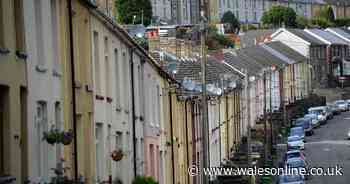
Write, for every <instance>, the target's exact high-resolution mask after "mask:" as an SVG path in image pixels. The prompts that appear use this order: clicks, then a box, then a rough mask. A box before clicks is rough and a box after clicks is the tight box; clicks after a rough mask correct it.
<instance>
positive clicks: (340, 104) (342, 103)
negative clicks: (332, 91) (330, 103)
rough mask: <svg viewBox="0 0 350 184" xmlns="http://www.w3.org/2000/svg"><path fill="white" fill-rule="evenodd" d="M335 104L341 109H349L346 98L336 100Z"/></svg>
mask: <svg viewBox="0 0 350 184" xmlns="http://www.w3.org/2000/svg"><path fill="white" fill-rule="evenodd" d="M334 104H335V105H337V106H338V108H339V109H341V111H343V112H344V111H348V110H349V108H348V103H347V102H346V101H345V100H337V101H335V102H334Z"/></svg>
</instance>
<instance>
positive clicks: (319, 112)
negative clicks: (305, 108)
mask: <svg viewBox="0 0 350 184" xmlns="http://www.w3.org/2000/svg"><path fill="white" fill-rule="evenodd" d="M322 112H323V110H322V109H318V110H310V111H309V113H310V114H317V115H318V114H321V113H322Z"/></svg>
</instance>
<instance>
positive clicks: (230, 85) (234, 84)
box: [229, 81, 237, 88]
mask: <svg viewBox="0 0 350 184" xmlns="http://www.w3.org/2000/svg"><path fill="white" fill-rule="evenodd" d="M229 87H230V88H236V87H237V83H236V81H233V82H230V84H229Z"/></svg>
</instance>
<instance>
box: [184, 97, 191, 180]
mask: <svg viewBox="0 0 350 184" xmlns="http://www.w3.org/2000/svg"><path fill="white" fill-rule="evenodd" d="M185 116H186V121H185V122H186V159H187V166H188V167H189V166H190V159H189V155H188V154H189V153H188V120H187V100H186V101H185ZM187 181H188V183H190V177H189V175H187Z"/></svg>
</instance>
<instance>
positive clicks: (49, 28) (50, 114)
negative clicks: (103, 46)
mask: <svg viewBox="0 0 350 184" xmlns="http://www.w3.org/2000/svg"><path fill="white" fill-rule="evenodd" d="M51 2H54V3H56V4H57V3H58V2H57V1H48V0H26V1H23V8H24V25H25V38H26V50H27V54H28V58H27V61H26V62H27V77H28V98H27V99H28V114H27V115H28V145H30V146H29V147H28V162H29V163H28V167H29V168H28V172H29V173H28V174H29V178H28V179H29V180H31V181H32V182H40V181H42V182H44V181H45V182H46V181H49V177H50V176H52V175H53V172H51V170H50V169H51V168H55V167H56V161H57V160H56V158H57V155H56V149H57V146H51V145H48V144H47V143H46V141H44V140H42V137H43V132H42V131H47V130H48V128H50V127H51V126H52V125H55V124H61V125H62V124H63V122H62V119H63V117H62V116H63V115H62V111H61V113H60V114H59V118H58V119H59V122H56V120H55V119H56V117H55V103H60V104H61V108H62V96H61V76H60V75H59V74H60V68H59V65H57V63H56V62H57V61H59V60H60V56H59V55H58V53H59V51H58V49H57V48H60V47H59V45H58V44H59V43H58V40H59V39H60V35H59V34H57V33H58V31H57V30H56V28H59V25H57V24H56V25H55V24H54V23H53V21H54V22H55V21H58V12H57V10H58V9H56V11H52V9H51V8H52V7H55V6H56V7H58V5H55V4H51ZM38 10H39V11H38ZM55 38H57V39H55ZM38 69H40V70H41V71H39V70H38ZM38 102H43V103H45V104H46V112H47V113H46V114H47V118H45V119H43V120H42V121H39V116H40V115H38V112H37V111H38V109H37V108H38ZM39 128H42V131H41V132H39V131H38V130H39ZM43 128H45V129H46V130H44V129H43ZM39 145H41V147H42V149H41V151H39V150H38V148H39ZM40 162H42V163H41V164H40Z"/></svg>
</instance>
